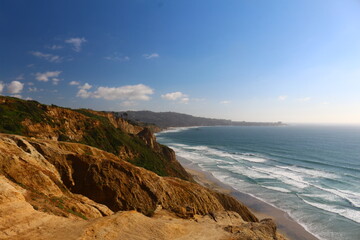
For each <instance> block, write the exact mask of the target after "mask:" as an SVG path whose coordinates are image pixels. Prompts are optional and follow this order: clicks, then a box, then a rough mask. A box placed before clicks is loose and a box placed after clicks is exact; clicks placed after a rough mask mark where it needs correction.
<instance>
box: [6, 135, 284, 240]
mask: <svg viewBox="0 0 360 240" xmlns="http://www.w3.org/2000/svg"><path fill="white" fill-rule="evenodd" d="M124 210H129V211H125V212H124ZM134 210H136V211H134ZM141 213H143V214H145V215H147V216H145V215H143V214H141ZM0 229H1V231H0V239H120V238H121V239H149V236H151V238H152V239H281V236H280V235H279V234H277V232H276V226H275V225H274V223H273V222H272V221H271V220H265V221H260V222H259V221H258V220H257V218H256V217H255V216H254V215H253V214H252V213H251V212H250V211H249V210H248V209H247V208H246V207H245V206H244V205H242V204H241V203H239V202H237V201H236V200H235V199H233V198H232V197H230V196H227V195H224V194H220V193H216V192H213V191H211V190H209V189H206V188H204V187H202V186H200V185H198V184H195V183H191V182H188V181H184V180H181V179H178V178H173V177H160V176H158V175H156V174H154V173H152V172H150V171H147V170H145V169H143V168H139V167H136V166H134V165H132V164H130V163H128V162H126V161H123V160H121V159H120V158H119V157H117V156H115V155H114V154H111V153H108V152H105V151H102V150H99V149H97V148H93V147H89V146H86V145H83V144H77V143H67V142H58V141H52V140H39V139H32V138H27V137H23V136H16V135H9V134H0Z"/></svg>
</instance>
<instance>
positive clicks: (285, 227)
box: [178, 157, 318, 240]
mask: <svg viewBox="0 0 360 240" xmlns="http://www.w3.org/2000/svg"><path fill="white" fill-rule="evenodd" d="M178 160H179V162H180V163H181V164H182V165H183V167H184V168H185V169H186V171H188V172H189V173H190V174H191V175H192V176H193V178H194V179H195V181H197V182H198V183H199V184H201V185H203V186H205V187H208V188H210V189H213V190H215V191H218V192H223V193H227V194H230V195H232V196H233V197H235V198H236V199H238V200H239V201H241V202H242V203H244V204H245V205H246V206H247V207H248V208H250V209H251V211H252V212H253V213H254V214H255V215H256V216H257V217H258V218H259V219H263V218H272V219H273V220H274V221H275V222H276V224H277V227H278V230H279V232H280V233H282V234H283V235H285V236H286V237H288V238H289V239H291V240H318V238H316V237H315V236H314V235H312V234H311V233H309V232H308V231H306V230H305V229H304V227H303V226H301V225H300V224H299V223H297V222H296V221H294V220H293V219H292V218H291V217H290V216H289V215H288V214H287V213H286V212H284V211H282V210H280V209H278V208H275V207H273V206H271V205H269V204H267V203H265V202H263V201H261V200H259V199H257V198H254V197H252V196H250V195H248V194H245V193H241V192H239V191H237V190H235V189H233V188H232V187H230V186H229V185H226V184H224V183H222V182H220V181H219V180H217V179H216V178H215V177H214V176H213V175H212V174H211V173H208V172H204V171H202V170H201V169H200V168H198V167H196V166H194V165H192V164H191V163H190V162H189V161H188V160H186V159H183V158H179V157H178Z"/></svg>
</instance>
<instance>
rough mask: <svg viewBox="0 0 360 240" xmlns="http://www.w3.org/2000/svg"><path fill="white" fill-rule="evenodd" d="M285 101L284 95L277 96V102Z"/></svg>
mask: <svg viewBox="0 0 360 240" xmlns="http://www.w3.org/2000/svg"><path fill="white" fill-rule="evenodd" d="M286 99H287V96H285V95H282V96H278V100H279V101H285V100H286Z"/></svg>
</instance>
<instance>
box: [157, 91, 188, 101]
mask: <svg viewBox="0 0 360 240" xmlns="http://www.w3.org/2000/svg"><path fill="white" fill-rule="evenodd" d="M161 97H162V98H163V99H166V100H171V101H175V100H178V99H180V98H183V97H187V95H186V94H183V93H182V92H172V93H166V94H163V95H161Z"/></svg>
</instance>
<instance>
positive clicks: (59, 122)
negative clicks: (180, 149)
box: [0, 96, 192, 180]
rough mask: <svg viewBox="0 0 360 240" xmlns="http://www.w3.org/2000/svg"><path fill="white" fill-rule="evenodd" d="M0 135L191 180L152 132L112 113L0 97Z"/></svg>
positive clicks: (169, 150) (161, 174)
mask: <svg viewBox="0 0 360 240" xmlns="http://www.w3.org/2000/svg"><path fill="white" fill-rule="evenodd" d="M0 132H3V133H10V134H18V135H24V136H28V137H35V138H37V139H45V140H46V139H47V140H59V141H68V142H78V143H83V144H86V145H90V146H93V147H97V148H100V149H102V150H105V151H107V152H110V153H113V154H115V155H117V156H119V157H121V158H122V159H123V160H127V161H128V162H131V163H133V164H135V165H137V166H141V167H144V168H146V169H148V170H151V171H153V172H155V173H157V174H158V175H160V176H173V177H178V178H181V179H185V180H192V178H191V176H190V175H189V174H188V173H187V172H186V171H185V170H184V168H183V167H182V166H181V165H180V164H179V163H178V161H176V159H175V157H174V156H175V155H174V154H172V153H171V152H172V150H171V149H169V148H167V147H166V146H162V145H160V144H158V143H157V142H156V139H155V136H154V135H153V134H152V132H151V131H149V130H148V129H147V128H144V127H141V126H137V125H133V124H131V123H130V122H128V121H127V120H125V119H123V118H119V117H115V116H114V114H112V113H105V112H97V111H92V110H86V109H79V110H72V109H67V108H62V107H58V106H54V105H51V106H48V105H44V104H40V103H38V102H36V101H25V100H21V99H17V98H11V97H3V96H0ZM138 135H139V136H138Z"/></svg>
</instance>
